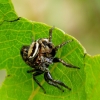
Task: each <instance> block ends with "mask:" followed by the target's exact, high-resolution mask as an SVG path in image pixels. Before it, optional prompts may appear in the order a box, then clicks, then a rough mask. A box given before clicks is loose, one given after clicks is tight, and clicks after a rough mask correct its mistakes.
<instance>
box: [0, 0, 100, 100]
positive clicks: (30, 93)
mask: <svg viewBox="0 0 100 100" xmlns="http://www.w3.org/2000/svg"><path fill="white" fill-rule="evenodd" d="M50 28H51V26H48V25H46V24H43V23H39V22H32V21H29V20H27V19H25V18H20V19H18V16H17V14H16V13H15V11H14V7H13V5H12V3H11V1H10V0H0V70H2V69H3V70H5V71H6V76H5V79H4V81H3V82H2V85H1V87H0V100H40V99H42V100H51V99H52V100H55V99H57V100H62V99H63V100H87V99H90V97H91V95H93V98H92V100H96V96H99V90H100V89H99V88H98V87H100V86H99V84H96V82H97V83H98V82H99V81H96V80H97V79H99V74H98V73H99V71H97V70H96V69H94V68H97V69H98V70H99V68H98V67H99V65H100V64H99V59H100V58H99V57H98V56H97V57H96V56H95V57H94V58H92V57H91V56H88V55H86V56H85V55H84V48H83V47H82V45H81V44H80V43H79V41H77V40H76V39H75V38H73V37H72V36H70V35H68V34H65V33H64V32H63V31H62V30H60V29H58V28H55V29H54V30H53V36H52V37H53V38H52V39H53V43H54V45H59V44H61V43H62V42H64V41H66V40H70V39H73V40H74V41H73V42H70V43H69V44H67V45H65V46H64V47H62V48H61V49H59V51H58V52H57V55H56V56H57V57H59V58H62V59H63V60H64V61H66V62H68V63H70V64H73V65H75V66H78V67H80V69H79V70H78V69H74V68H73V69H72V68H67V67H65V66H64V65H62V64H60V63H57V64H52V65H50V67H49V69H50V72H51V74H52V77H53V78H54V79H58V80H61V81H62V82H64V83H65V84H66V85H67V86H69V87H70V88H71V89H72V90H71V91H69V90H68V89H65V88H64V90H65V91H64V92H62V91H60V90H58V89H57V88H56V87H53V86H51V85H49V84H47V83H46V82H45V81H44V76H43V75H40V76H39V77H37V78H38V80H39V81H40V83H41V84H42V86H43V87H44V88H45V90H46V94H44V93H43V91H42V89H41V88H40V87H39V86H38V85H37V84H36V83H35V81H34V80H33V79H32V74H28V73H27V70H29V69H31V68H30V67H29V66H28V65H26V64H25V62H24V61H23V60H22V58H21V56H20V49H21V47H22V46H23V45H30V44H31V42H32V41H33V40H32V37H33V38H34V40H37V39H39V38H48V35H49V29H50ZM93 62H94V63H93ZM92 65H94V66H92ZM97 65H98V67H97ZM90 66H91V68H90ZM84 67H85V71H84ZM91 69H93V72H92V71H91ZM90 73H91V74H90ZM94 74H95V77H94ZM97 75H98V76H97ZM95 81H96V82H95ZM96 85H97V86H96ZM94 88H95V89H96V90H98V91H96V90H95V93H92V91H91V90H93V89H94ZM96 92H98V94H96Z"/></svg>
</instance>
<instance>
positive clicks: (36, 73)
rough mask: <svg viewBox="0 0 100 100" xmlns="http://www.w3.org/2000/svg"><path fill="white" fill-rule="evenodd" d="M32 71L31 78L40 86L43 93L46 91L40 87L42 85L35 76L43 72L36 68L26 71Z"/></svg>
mask: <svg viewBox="0 0 100 100" xmlns="http://www.w3.org/2000/svg"><path fill="white" fill-rule="evenodd" d="M32 72H34V73H33V79H34V81H35V82H36V83H37V84H38V85H39V86H40V88H41V89H42V90H43V91H44V93H46V91H45V89H44V88H43V87H42V85H41V84H40V83H39V81H38V80H37V79H36V76H38V75H41V74H43V71H41V70H38V69H32V70H28V71H27V73H32Z"/></svg>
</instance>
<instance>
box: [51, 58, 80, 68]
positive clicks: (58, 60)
mask: <svg viewBox="0 0 100 100" xmlns="http://www.w3.org/2000/svg"><path fill="white" fill-rule="evenodd" d="M53 62H54V63H56V62H60V63H62V64H63V65H65V66H66V67H69V68H77V69H80V68H79V67H77V66H74V65H71V64H68V63H66V62H65V61H63V60H62V59H60V58H54V59H53Z"/></svg>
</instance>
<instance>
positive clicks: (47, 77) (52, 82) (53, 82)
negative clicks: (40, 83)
mask: <svg viewBox="0 0 100 100" xmlns="http://www.w3.org/2000/svg"><path fill="white" fill-rule="evenodd" d="M44 78H45V81H46V82H47V83H48V84H50V85H53V86H55V87H57V88H58V89H60V90H61V91H62V92H64V90H63V89H62V88H61V87H60V86H63V87H65V88H67V89H69V90H71V88H69V87H68V86H66V85H65V84H64V83H63V82H61V81H58V80H54V79H53V78H52V76H51V74H50V72H45V73H44ZM59 85H60V86H59Z"/></svg>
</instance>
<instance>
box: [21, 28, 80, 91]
mask: <svg viewBox="0 0 100 100" xmlns="http://www.w3.org/2000/svg"><path fill="white" fill-rule="evenodd" d="M53 29H54V27H52V28H51V29H49V38H40V39H38V40H36V41H33V42H32V44H31V45H25V46H22V48H21V50H20V54H21V56H22V59H23V60H24V61H25V62H26V64H28V65H29V66H30V67H32V70H28V71H27V73H32V75H33V79H34V81H35V82H36V83H37V84H38V85H39V86H40V88H41V89H42V90H43V91H44V93H46V91H45V89H44V88H43V87H42V85H41V84H40V83H39V81H38V80H37V79H36V76H38V75H41V74H44V79H45V81H46V82H47V83H48V84H50V85H53V86H55V87H57V88H58V89H60V90H61V91H63V92H64V90H63V89H62V88H61V86H62V87H65V88H67V89H69V90H71V88H69V87H68V86H67V85H65V83H63V82H61V81H59V80H54V79H53V78H52V76H51V73H50V71H49V68H48V67H49V65H50V64H52V63H57V62H59V63H62V64H63V65H64V66H66V67H70V68H76V69H80V68H79V67H77V66H74V65H71V64H68V63H67V62H65V61H63V60H62V59H60V58H58V57H55V55H56V53H57V51H58V49H59V48H61V47H63V46H64V45H65V44H67V43H69V42H71V41H73V40H67V41H65V42H63V43H61V44H60V45H57V46H54V44H53V43H52V31H53Z"/></svg>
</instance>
